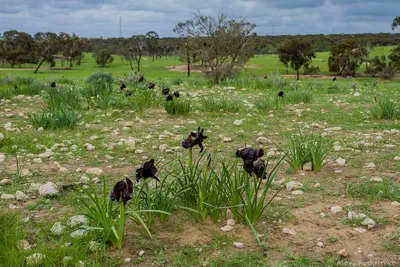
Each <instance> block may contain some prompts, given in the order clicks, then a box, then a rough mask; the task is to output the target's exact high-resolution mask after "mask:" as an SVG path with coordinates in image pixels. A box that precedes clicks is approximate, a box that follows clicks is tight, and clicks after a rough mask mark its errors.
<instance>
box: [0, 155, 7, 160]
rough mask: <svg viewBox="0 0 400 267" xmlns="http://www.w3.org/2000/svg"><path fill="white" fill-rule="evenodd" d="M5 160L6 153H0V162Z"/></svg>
mask: <svg viewBox="0 0 400 267" xmlns="http://www.w3.org/2000/svg"><path fill="white" fill-rule="evenodd" d="M5 160H6V155H4V154H2V153H0V162H3V161H5Z"/></svg>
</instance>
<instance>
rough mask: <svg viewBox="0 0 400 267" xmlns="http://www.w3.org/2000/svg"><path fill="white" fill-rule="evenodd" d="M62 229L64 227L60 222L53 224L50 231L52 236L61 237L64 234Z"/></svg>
mask: <svg viewBox="0 0 400 267" xmlns="http://www.w3.org/2000/svg"><path fill="white" fill-rule="evenodd" d="M64 229H65V227H64V226H63V225H62V224H61V222H56V223H55V224H53V226H52V227H51V229H50V231H51V232H52V233H53V234H54V235H62V234H63V233H64Z"/></svg>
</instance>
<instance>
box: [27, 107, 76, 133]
mask: <svg viewBox="0 0 400 267" xmlns="http://www.w3.org/2000/svg"><path fill="white" fill-rule="evenodd" d="M81 119H82V115H81V114H79V113H77V112H75V111H70V110H56V111H52V112H40V113H33V114H32V115H31V117H30V123H31V124H32V125H33V127H35V128H39V127H43V129H45V130H46V129H52V130H55V129H74V128H75V127H76V126H77V125H78V123H79V122H80V121H81Z"/></svg>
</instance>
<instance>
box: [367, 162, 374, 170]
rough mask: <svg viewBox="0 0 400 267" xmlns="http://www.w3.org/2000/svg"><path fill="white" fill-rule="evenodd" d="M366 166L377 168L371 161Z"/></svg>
mask: <svg viewBox="0 0 400 267" xmlns="http://www.w3.org/2000/svg"><path fill="white" fill-rule="evenodd" d="M366 168H371V169H372V168H375V164H374V163H372V162H370V163H368V164H367V166H366Z"/></svg>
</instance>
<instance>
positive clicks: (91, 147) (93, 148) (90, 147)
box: [83, 144, 96, 151]
mask: <svg viewBox="0 0 400 267" xmlns="http://www.w3.org/2000/svg"><path fill="white" fill-rule="evenodd" d="M83 146H84V147H85V148H86V150H87V151H94V150H96V147H95V146H94V145H92V144H84V145H83Z"/></svg>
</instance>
